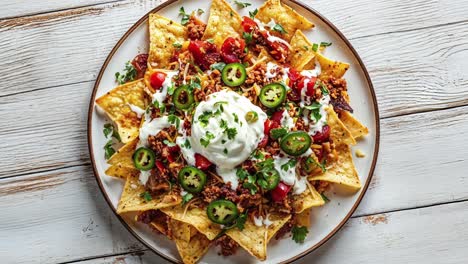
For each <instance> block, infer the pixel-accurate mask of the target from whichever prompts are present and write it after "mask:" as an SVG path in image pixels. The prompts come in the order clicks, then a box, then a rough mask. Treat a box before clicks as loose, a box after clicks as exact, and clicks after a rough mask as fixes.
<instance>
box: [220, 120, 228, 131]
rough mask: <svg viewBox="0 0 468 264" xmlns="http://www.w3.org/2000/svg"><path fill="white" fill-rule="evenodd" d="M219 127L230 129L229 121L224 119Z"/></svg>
mask: <svg viewBox="0 0 468 264" xmlns="http://www.w3.org/2000/svg"><path fill="white" fill-rule="evenodd" d="M219 127H220V128H222V129H227V127H228V124H227V121H226V120H224V119H221V121H220V122H219Z"/></svg>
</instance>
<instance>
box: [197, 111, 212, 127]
mask: <svg viewBox="0 0 468 264" xmlns="http://www.w3.org/2000/svg"><path fill="white" fill-rule="evenodd" d="M212 116H213V112H211V111H205V112H203V114H201V115H200V116H198V122H200V124H201V125H202V126H203V127H206V126H207V125H208V122H209V120H210V118H211V117H212Z"/></svg>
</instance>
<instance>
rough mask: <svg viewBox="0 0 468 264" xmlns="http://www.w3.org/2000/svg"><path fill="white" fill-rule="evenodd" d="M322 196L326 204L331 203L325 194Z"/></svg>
mask: <svg viewBox="0 0 468 264" xmlns="http://www.w3.org/2000/svg"><path fill="white" fill-rule="evenodd" d="M320 196H322V199H323V200H324V201H325V202H326V203H328V202H330V199H328V197H327V196H325V193H321V194H320Z"/></svg>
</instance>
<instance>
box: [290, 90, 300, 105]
mask: <svg viewBox="0 0 468 264" xmlns="http://www.w3.org/2000/svg"><path fill="white" fill-rule="evenodd" d="M288 100H289V101H293V102H296V103H297V102H300V101H301V94H300V93H299V92H297V90H292V89H291V90H289V92H288Z"/></svg>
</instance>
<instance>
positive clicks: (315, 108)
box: [304, 102, 322, 123]
mask: <svg viewBox="0 0 468 264" xmlns="http://www.w3.org/2000/svg"><path fill="white" fill-rule="evenodd" d="M321 107H322V105H321V104H320V103H318V102H313V103H312V104H311V105H307V106H305V107H304V108H305V109H307V110H309V111H310V118H311V119H312V120H314V122H315V123H317V122H318V121H319V120H320V118H322V114H320V108H321Z"/></svg>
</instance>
